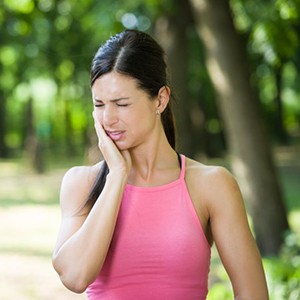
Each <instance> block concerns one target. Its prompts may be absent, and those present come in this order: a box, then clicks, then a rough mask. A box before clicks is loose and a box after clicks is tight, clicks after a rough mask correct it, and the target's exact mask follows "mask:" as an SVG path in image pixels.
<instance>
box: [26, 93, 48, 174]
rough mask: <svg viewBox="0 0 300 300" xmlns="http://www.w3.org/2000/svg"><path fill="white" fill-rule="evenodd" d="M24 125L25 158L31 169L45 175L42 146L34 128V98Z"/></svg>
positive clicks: (29, 102)
mask: <svg viewBox="0 0 300 300" xmlns="http://www.w3.org/2000/svg"><path fill="white" fill-rule="evenodd" d="M24 125H25V128H26V139H25V157H26V158H27V159H28V160H29V162H30V165H31V167H32V168H33V169H34V170H35V171H36V172H38V173H43V172H44V170H45V168H44V160H43V152H42V145H41V143H40V141H39V139H38V137H37V135H36V131H35V127H34V112H33V99H32V98H30V99H29V101H28V103H27V107H26V111H25V120H24Z"/></svg>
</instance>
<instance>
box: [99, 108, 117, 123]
mask: <svg viewBox="0 0 300 300" xmlns="http://www.w3.org/2000/svg"><path fill="white" fill-rule="evenodd" d="M102 121H103V125H104V126H107V127H109V126H112V125H114V124H115V123H117V122H118V116H117V112H116V110H115V109H114V108H113V107H109V106H106V107H105V108H104V110H103V115H102Z"/></svg>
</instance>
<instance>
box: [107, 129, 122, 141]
mask: <svg viewBox="0 0 300 300" xmlns="http://www.w3.org/2000/svg"><path fill="white" fill-rule="evenodd" d="M124 132H125V131H117V130H116V131H106V134H107V135H108V136H109V137H110V138H111V139H112V140H113V141H119V140H120V139H121V138H122V137H123V135H124Z"/></svg>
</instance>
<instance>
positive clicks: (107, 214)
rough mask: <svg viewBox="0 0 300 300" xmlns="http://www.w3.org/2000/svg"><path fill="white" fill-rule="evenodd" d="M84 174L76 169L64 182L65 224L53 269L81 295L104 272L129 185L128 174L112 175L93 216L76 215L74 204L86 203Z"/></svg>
mask: <svg viewBox="0 0 300 300" xmlns="http://www.w3.org/2000/svg"><path fill="white" fill-rule="evenodd" d="M76 173H77V174H76ZM80 173H81V171H79V170H76V169H73V170H71V171H70V172H68V173H67V174H66V176H65V178H64V180H63V184H62V190H61V209H62V223H61V228H60V232H59V236H58V241H57V245H56V248H55V251H54V255H53V266H54V268H55V270H56V271H57V272H58V274H59V275H60V278H61V281H62V282H63V284H64V285H65V286H66V287H67V288H69V289H70V290H72V291H74V292H78V293H80V292H83V291H85V289H86V288H87V286H88V285H89V284H90V283H91V282H93V281H94V279H95V278H96V276H97V274H98V273H99V271H100V270H101V267H102V265H103V262H104V260H105V257H106V254H107V251H108V248H109V245H110V242H111V239H112V235H113V231H114V228H115V224H116V220H117V216H118V211H119V207H120V203H121V198H122V194H123V189H124V186H125V183H126V176H124V174H123V175H122V174H120V173H118V174H116V173H109V175H108V176H107V180H106V184H105V187H104V189H103V191H102V193H101V195H100V196H99V198H98V199H97V201H96V203H95V205H94V206H93V208H92V209H91V211H90V212H89V214H88V215H87V216H86V215H85V216H82V215H79V216H78V215H74V214H73V213H74V211H75V209H74V208H75V207H74V204H73V203H80V202H82V198H81V197H80V196H81V195H82V192H80V191H79V189H80V185H79V186H78V184H76V182H77V183H78V181H79V177H78V175H79V174H80ZM74 177H77V179H76V178H75V179H74ZM81 186H82V184H81ZM70 202H73V203H72V204H71V203H70ZM78 207H79V206H78Z"/></svg>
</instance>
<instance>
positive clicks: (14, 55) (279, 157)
mask: <svg viewBox="0 0 300 300" xmlns="http://www.w3.org/2000/svg"><path fill="white" fill-rule="evenodd" d="M125 28H132V29H139V30H142V31H147V32H149V33H150V34H152V35H153V36H154V37H155V38H156V39H157V40H158V41H159V42H160V43H161V45H162V46H163V47H164V49H165V51H166V54H167V57H168V63H169V66H170V70H169V72H170V78H171V80H170V84H171V87H172V91H173V92H174V93H175V95H176V98H177V103H176V104H175V106H174V110H175V114H176V121H177V130H178V151H179V152H182V153H185V154H186V155H188V156H190V157H193V158H194V159H197V160H199V161H201V162H203V163H206V164H219V165H223V166H225V167H227V168H228V169H230V170H231V171H232V172H233V173H234V175H235V176H236V178H237V180H238V182H239V184H240V187H241V190H242V192H243V195H244V199H245V204H246V207H247V212H248V214H249V221H250V223H251V228H252V229H253V234H254V235H255V237H256V240H257V243H258V245H259V248H260V251H261V254H262V256H263V263H264V267H265V271H266V275H267V281H268V286H269V291H270V298H271V299H272V300H283V299H284V300H286V299H287V300H296V299H300V84H299V83H300V1H299V0H264V1H261V0H231V1H228V0H222V1H221V0H144V1H141V0H127V1H120V0H101V1H95V0H77V1H75V0H3V1H1V3H0V224H1V226H0V277H1V280H0V298H1V299H3V300H11V299H18V300H35V299H36V300H37V299H42V300H46V299H55V300H60V299H61V300H68V299H85V296H84V295H76V294H73V293H71V292H69V291H67V290H66V289H65V288H64V287H63V286H62V284H61V283H60V281H59V278H58V276H57V274H56V273H55V272H54V270H53V269H52V265H51V254H52V249H53V246H54V243H55V239H56V234H57V231H58V227H59V222H60V212H59V188H60V182H61V179H62V177H63V175H64V173H65V172H66V170H67V169H68V168H70V167H71V166H74V165H82V164H92V163H94V162H96V161H97V160H99V159H100V153H99V151H98V150H97V140H96V139H95V134H94V129H93V124H92V118H91V111H92V103H91V93H90V87H89V67H90V63H91V59H92V57H93V55H94V53H95V51H96V50H97V48H98V46H99V45H100V44H101V43H102V42H103V41H104V40H106V39H107V38H108V37H109V36H110V35H112V34H114V33H116V32H119V31H121V30H123V29H125ZM212 188H213V187H212ZM229 242H230V241H229ZM216 251H217V250H216V249H215V248H213V257H212V263H211V272H210V287H211V288H210V292H209V296H208V300H222V299H225V300H226V299H233V296H232V292H231V287H230V283H229V280H228V278H227V275H226V273H225V271H224V269H223V267H222V265H221V263H220V261H219V259H218V257H217V255H216ZM246 271H247V270H245V272H246Z"/></svg>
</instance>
